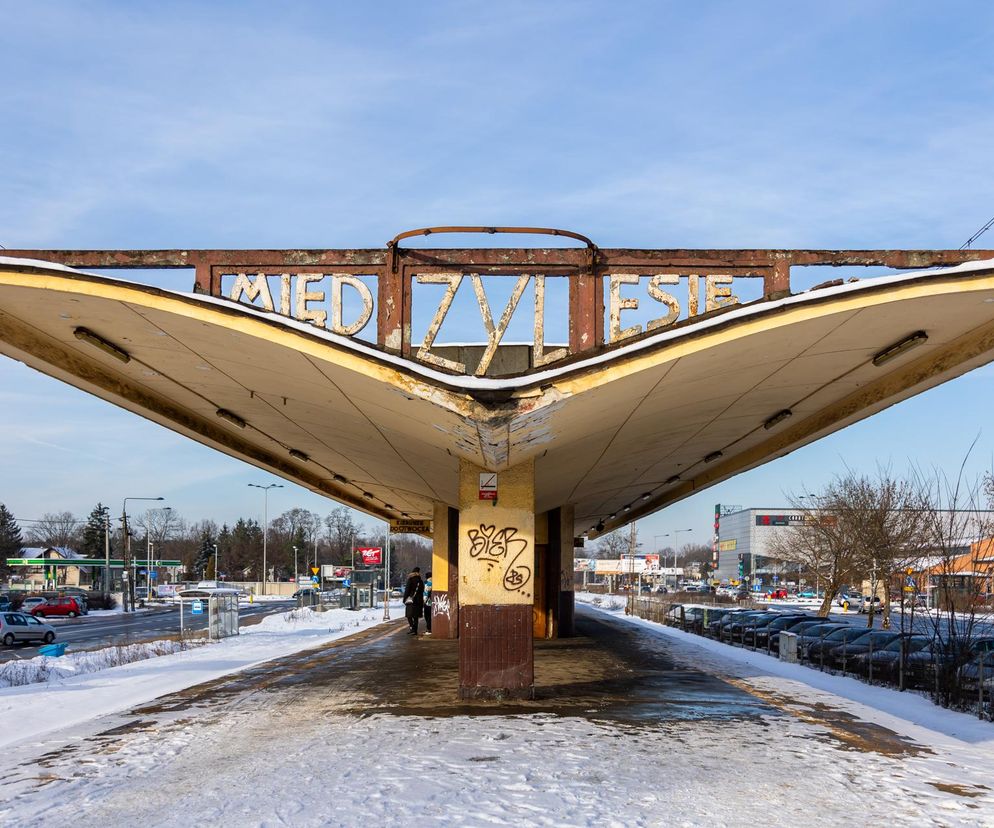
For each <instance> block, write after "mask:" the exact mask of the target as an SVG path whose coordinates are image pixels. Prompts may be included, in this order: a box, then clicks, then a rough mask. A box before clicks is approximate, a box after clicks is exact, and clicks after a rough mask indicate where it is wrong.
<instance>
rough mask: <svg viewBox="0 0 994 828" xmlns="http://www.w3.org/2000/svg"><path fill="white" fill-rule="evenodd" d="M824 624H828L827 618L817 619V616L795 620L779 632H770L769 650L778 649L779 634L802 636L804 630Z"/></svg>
mask: <svg viewBox="0 0 994 828" xmlns="http://www.w3.org/2000/svg"><path fill="white" fill-rule="evenodd" d="M826 623H828V619H827V618H819V617H817V616H814V617H812V616H810V615H807V616H804V617H802V618H800V619H798V620H795V621H794V623H793V624H788V625H787V626H785V627H784V628H783V629H781V630H776V631H774V632H771V633H770V639H769V642H768V644H769V648H770V649H771V650H779V649H780V633H782V632H789V633H792V634H794V635H802V634H803V633H804V631H805V630H808V629H810V628H811V627H815V626H817V625H818V624H826Z"/></svg>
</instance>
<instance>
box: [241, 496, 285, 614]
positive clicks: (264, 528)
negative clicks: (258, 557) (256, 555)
mask: <svg viewBox="0 0 994 828" xmlns="http://www.w3.org/2000/svg"><path fill="white" fill-rule="evenodd" d="M249 486H251V487H252V488H253V489H262V490H263V491H264V492H265V493H266V494H265V497H264V498H263V506H262V509H263V511H262V524H263V526H262V594H263V595H265V594H266V577H267V574H268V573H267V570H266V542H267V540H268V537H269V490H270V489H282V488H283V484H282V483H270V484H269V485H268V486H260V485H259V484H258V483H249ZM294 576H295V577H296V573H294Z"/></svg>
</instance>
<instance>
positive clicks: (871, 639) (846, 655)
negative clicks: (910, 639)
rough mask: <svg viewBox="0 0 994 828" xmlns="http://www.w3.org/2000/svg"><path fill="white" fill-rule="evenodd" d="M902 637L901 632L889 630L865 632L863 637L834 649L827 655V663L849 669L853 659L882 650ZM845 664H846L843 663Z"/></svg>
mask: <svg viewBox="0 0 994 828" xmlns="http://www.w3.org/2000/svg"><path fill="white" fill-rule="evenodd" d="M900 637H901V633H899V632H891V631H889V630H865V631H864V632H863V634H862V635H860V636H857V637H856V638H854V639H852V640H851V641H846V642H844V643H843V644H841V645H836V646H834V647H832V649H830V650H829V651H828V652H827V653H825V663H826V664H828V665H829V666H830V667H844V668H845V669H848V667H849V665H850V664H851V663H852V659H853V658H855V657H856V656H858V655H861V654H862V653H869V652H871V651H876V650H882V649H883V648H884V647H886V646H887V645H888V644H890V643H891V642H892V641H896V640H897V639H899V638H900ZM843 662H844V663H843Z"/></svg>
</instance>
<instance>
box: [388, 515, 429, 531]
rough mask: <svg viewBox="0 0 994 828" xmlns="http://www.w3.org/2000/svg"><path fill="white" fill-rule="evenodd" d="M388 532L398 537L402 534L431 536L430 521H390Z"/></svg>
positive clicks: (399, 519) (408, 519)
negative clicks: (412, 533)
mask: <svg viewBox="0 0 994 828" xmlns="http://www.w3.org/2000/svg"><path fill="white" fill-rule="evenodd" d="M390 532H391V533H392V534H395V535H398V534H402V533H404V532H414V533H415V534H418V535H430V534H431V521H430V520H419V519H417V518H397V519H396V520H391V521H390Z"/></svg>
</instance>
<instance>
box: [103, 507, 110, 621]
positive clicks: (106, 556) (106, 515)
mask: <svg viewBox="0 0 994 828" xmlns="http://www.w3.org/2000/svg"><path fill="white" fill-rule="evenodd" d="M107 595H110V506H104V596H105V597H106V596H107ZM105 606H106V605H105Z"/></svg>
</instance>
